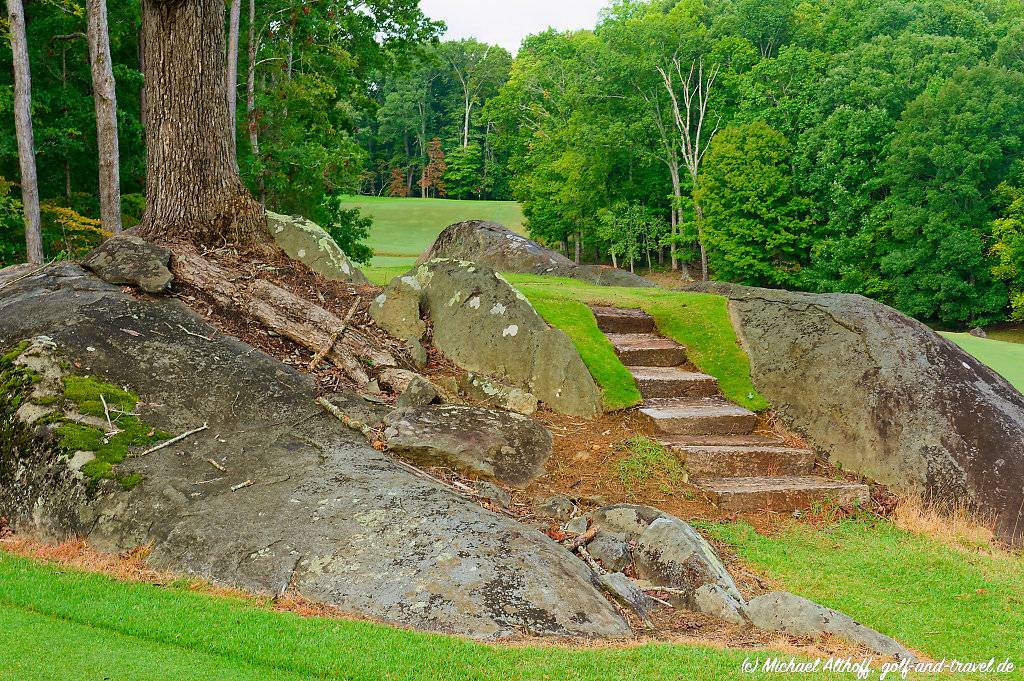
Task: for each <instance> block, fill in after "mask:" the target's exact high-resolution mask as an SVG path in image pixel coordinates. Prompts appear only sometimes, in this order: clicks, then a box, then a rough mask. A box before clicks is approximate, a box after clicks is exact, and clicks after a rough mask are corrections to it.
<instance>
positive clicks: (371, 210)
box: [345, 196, 525, 267]
mask: <svg viewBox="0 0 1024 681" xmlns="http://www.w3.org/2000/svg"><path fill="white" fill-rule="evenodd" d="M345 206H346V207H349V208H360V209H361V210H362V211H363V212H364V213H366V214H368V215H371V216H372V217H373V228H372V229H371V230H370V238H369V240H368V241H367V245H369V246H370V248H372V249H373V252H374V254H375V255H376V256H378V257H377V258H374V265H380V266H385V267H386V266H390V265H399V264H409V265H411V264H412V263H413V261H415V260H416V258H418V257H419V256H420V254H421V253H423V251H425V250H427V248H428V247H429V246H430V244H432V243H434V239H436V238H437V235H438V234H440V233H441V231H442V230H443V229H444V228H445V227H447V226H448V225H452V224H454V223H456V222H462V221H464V220H491V221H492V222H497V223H499V224H502V225H505V226H506V227H508V228H509V229H511V230H513V231H516V232H520V233H523V234H525V231H524V229H523V211H522V208H521V207H520V205H519V204H518V203H516V202H515V201H454V200H450V199H411V198H410V199H396V198H390V197H378V196H352V197H348V198H347V199H346V200H345Z"/></svg>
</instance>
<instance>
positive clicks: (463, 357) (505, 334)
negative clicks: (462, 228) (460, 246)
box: [371, 260, 601, 417]
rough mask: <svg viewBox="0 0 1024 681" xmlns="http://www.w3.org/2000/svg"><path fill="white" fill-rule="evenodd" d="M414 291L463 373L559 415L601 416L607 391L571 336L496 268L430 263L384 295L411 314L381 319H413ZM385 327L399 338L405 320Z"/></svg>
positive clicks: (436, 337) (440, 343)
mask: <svg viewBox="0 0 1024 681" xmlns="http://www.w3.org/2000/svg"><path fill="white" fill-rule="evenodd" d="M410 292H418V293H419V309H420V310H422V311H423V312H425V313H426V314H427V315H428V316H429V317H430V320H431V321H432V322H433V341H434V346H435V347H436V348H437V349H438V350H440V351H441V352H443V353H444V354H445V355H447V356H448V358H449V359H451V360H452V361H453V362H455V363H456V364H457V365H459V366H460V367H462V368H463V369H466V370H467V371H472V372H476V373H480V374H485V375H488V376H493V377H494V378H495V379H496V380H498V381H499V382H501V383H505V384H507V385H510V386H513V387H517V388H520V389H522V390H524V391H527V392H529V393H532V394H533V395H535V396H536V397H537V398H538V399H539V400H541V401H543V402H544V403H546V404H547V405H548V406H549V407H551V408H552V409H554V410H556V411H560V412H563V413H566V414H571V415H574V416H584V417H592V416H596V415H597V414H599V413H600V412H601V390H600V388H598V386H597V384H596V383H595V382H594V379H593V377H592V376H591V375H590V372H589V371H588V370H587V367H586V365H585V364H584V363H583V360H582V359H581V358H580V355H579V352H577V350H576V348H575V346H574V345H573V344H572V341H570V340H569V337H568V336H566V335H565V334H564V333H562V332H561V331H559V330H558V329H552V328H550V327H548V325H547V323H546V322H545V321H544V319H543V318H542V317H541V316H540V315H539V314H537V311H536V310H534V309H533V306H532V305H530V303H529V301H528V300H527V299H526V298H525V297H524V296H523V295H522V294H521V293H519V292H518V291H516V290H515V289H514V288H513V287H512V286H511V285H510V284H509V283H508V282H507V281H505V280H504V279H503V278H502V277H501V276H500V275H497V274H496V273H495V272H494V270H492V269H491V268H489V267H486V266H483V265H475V264H473V263H468V262H462V261H455V260H431V261H430V262H428V263H425V264H423V265H420V266H419V267H417V268H416V269H415V270H413V271H412V272H410V273H409V274H407V275H405V276H403V277H397V278H396V279H395V280H394V281H393V282H392V283H391V285H390V286H388V288H387V289H385V291H384V292H383V294H382V297H383V298H384V302H383V303H382V305H384V306H387V305H388V304H389V303H388V301H393V300H396V299H398V298H401V299H402V300H404V301H405V302H403V303H402V306H403V308H405V309H407V310H408V311H407V312H406V313H405V314H404V316H402V315H397V314H396V315H390V314H389V315H383V313H382V312H377V313H376V314H377V315H378V318H385V317H386V318H387V319H391V320H396V319H398V318H399V317H401V319H402V320H405V319H408V318H409V317H410V316H411V314H412V312H411V311H412V309H413V306H414V303H413V302H411V301H410V298H409V296H410ZM378 300H380V299H378ZM372 309H373V308H372V307H371V310H372ZM384 328H385V330H388V331H389V332H390V333H392V334H393V335H398V334H397V333H396V332H401V331H402V330H404V329H405V322H404V321H401V322H399V321H395V323H394V324H393V325H392V326H388V325H385V326H384Z"/></svg>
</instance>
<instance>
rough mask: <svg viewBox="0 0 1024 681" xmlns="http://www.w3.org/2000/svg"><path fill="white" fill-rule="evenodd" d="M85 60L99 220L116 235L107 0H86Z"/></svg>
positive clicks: (117, 180) (117, 179)
mask: <svg viewBox="0 0 1024 681" xmlns="http://www.w3.org/2000/svg"><path fill="white" fill-rule="evenodd" d="M86 14H87V17H88V22H89V30H88V32H87V35H88V36H89V61H90V62H91V66H92V98H93V103H94V105H95V108H96V146H97V148H98V149H99V167H100V221H101V222H102V223H103V226H104V227H105V228H106V229H107V230H109V231H111V232H113V233H114V234H118V233H120V231H121V166H120V164H121V160H120V159H121V155H120V149H119V147H118V141H117V91H116V89H115V87H114V68H113V65H112V64H111V60H110V33H109V28H108V25H107V0H88V2H87V3H86Z"/></svg>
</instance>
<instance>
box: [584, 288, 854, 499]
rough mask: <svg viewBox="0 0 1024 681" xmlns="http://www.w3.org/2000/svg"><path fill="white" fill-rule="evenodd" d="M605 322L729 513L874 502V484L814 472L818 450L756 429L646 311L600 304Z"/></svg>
mask: <svg viewBox="0 0 1024 681" xmlns="http://www.w3.org/2000/svg"><path fill="white" fill-rule="evenodd" d="M593 311H594V316H595V317H596V318H597V324H598V327H599V328H600V329H601V331H603V332H604V333H605V335H606V336H607V337H608V340H609V341H611V344H612V345H613V346H614V347H615V352H616V353H617V354H618V356H619V359H621V360H622V363H623V364H624V365H626V368H627V369H629V371H630V373H632V374H633V377H634V378H635V379H636V382H637V385H638V386H639V388H640V394H641V395H642V396H643V398H644V403H643V406H642V407H641V408H640V412H641V413H642V414H643V415H644V416H645V417H646V419H647V420H648V421H649V423H650V428H651V430H652V432H653V433H654V436H655V438H656V439H658V441H660V442H661V443H662V444H663V445H664V446H665V447H666V448H668V449H669V450H670V451H672V452H674V453H675V454H676V455H677V456H678V457H679V458H680V459H681V460H682V461H683V462H684V463H685V464H686V468H687V471H688V472H689V474H690V478H691V481H692V482H693V483H694V484H695V485H696V486H697V487H698V488H700V489H701V490H702V491H703V492H704V493H705V495H707V497H708V499H709V500H710V501H711V503H713V504H714V505H715V506H717V507H718V508H719V509H721V510H723V511H729V512H749V511H776V512H790V511H794V510H797V509H804V508H808V507H810V506H811V505H813V504H814V503H816V502H823V501H826V500H831V501H834V502H837V503H840V504H851V503H857V502H861V503H864V502H867V501H868V488H867V486H866V485H861V484H856V483H849V482H844V481H836V480H829V479H828V478H823V477H820V476H815V475H813V474H812V473H813V470H814V463H815V458H816V457H815V454H814V452H813V451H811V450H809V449H795V448H792V447H787V446H786V445H785V443H784V442H783V441H782V440H781V439H780V438H776V437H773V436H764V435H759V434H756V433H755V432H754V431H755V429H756V427H757V415H756V414H754V412H752V411H750V410H748V409H744V408H743V407H739V406H737V405H735V404H733V403H731V402H729V401H727V400H726V399H725V398H723V397H722V395H721V393H719V391H718V381H717V380H716V379H715V378H714V377H713V376H708V375H707V374H702V373H699V372H696V371H693V370H692V369H691V368H688V367H687V358H686V348H684V347H683V346H681V345H679V344H678V343H676V342H674V341H672V340H670V339H668V338H665V337H663V336H661V335H660V334H658V332H657V329H656V327H655V325H654V320H653V319H652V318H651V317H650V316H649V315H647V314H646V313H644V312H643V311H641V310H631V309H623V308H614V307H594V308H593Z"/></svg>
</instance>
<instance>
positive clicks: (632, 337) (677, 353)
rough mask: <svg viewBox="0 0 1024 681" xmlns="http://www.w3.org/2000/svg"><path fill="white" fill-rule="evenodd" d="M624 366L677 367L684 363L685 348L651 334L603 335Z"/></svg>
mask: <svg viewBox="0 0 1024 681" xmlns="http://www.w3.org/2000/svg"><path fill="white" fill-rule="evenodd" d="M605 335H606V336H607V337H608V340H609V341H611V344H612V346H613V347H614V348H615V353H616V354H617V355H618V356H619V359H620V360H622V363H623V364H625V365H626V366H638V367H677V366H679V365H680V364H685V363H686V348H684V347H683V346H682V345H680V344H679V343H676V342H675V341H671V340H669V339H668V338H663V337H661V336H656V335H655V334H653V333H609V334H605Z"/></svg>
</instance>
